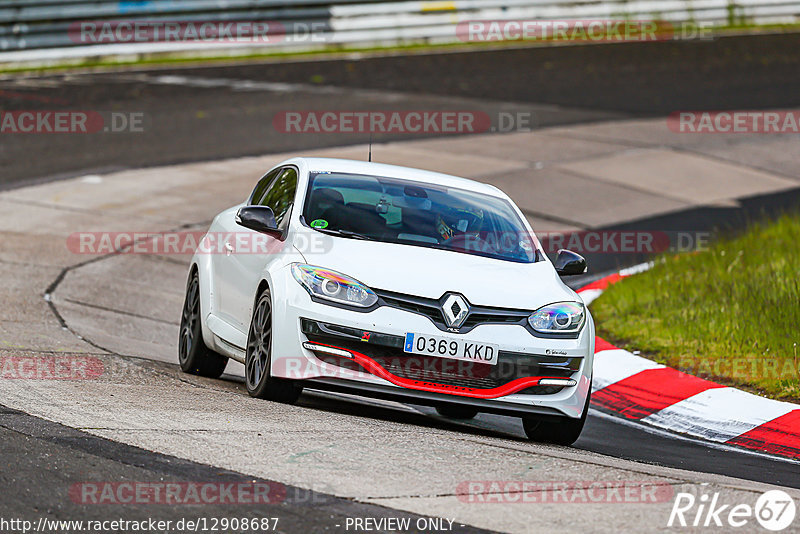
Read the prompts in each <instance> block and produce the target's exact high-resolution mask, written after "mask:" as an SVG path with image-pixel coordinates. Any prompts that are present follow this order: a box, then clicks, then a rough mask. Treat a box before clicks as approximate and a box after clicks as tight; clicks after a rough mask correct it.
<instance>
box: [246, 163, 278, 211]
mask: <svg viewBox="0 0 800 534" xmlns="http://www.w3.org/2000/svg"><path fill="white" fill-rule="evenodd" d="M282 170H283V169H282V168H277V169H275V170H274V171H270V172H269V173H267V174H266V175H265V176H264V177H263V178H261V179H260V180H259V181H258V183H257V184H256V187H255V189H253V192H252V193H250V199H249V200H248V202H247V203H248V204H249V205H251V206H255V205H258V203H259V202H258V201H259V200H261V197H263V196H264V192H265V191H266V190H267V187H269V184H271V183H272V180H274V179H275V177H276V176H278V175H279V174H280V173H281V171H282Z"/></svg>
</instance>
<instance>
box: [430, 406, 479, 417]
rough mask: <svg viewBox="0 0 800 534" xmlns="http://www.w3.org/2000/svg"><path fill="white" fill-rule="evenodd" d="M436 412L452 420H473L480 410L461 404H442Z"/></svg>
mask: <svg viewBox="0 0 800 534" xmlns="http://www.w3.org/2000/svg"><path fill="white" fill-rule="evenodd" d="M436 412H437V413H438V414H439V415H441V416H442V417H449V418H450V419H472V418H473V417H475V416H476V415H478V410H476V409H475V408H471V407H469V406H462V405H459V404H441V405H439V406H437V407H436Z"/></svg>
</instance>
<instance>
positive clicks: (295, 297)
mask: <svg viewBox="0 0 800 534" xmlns="http://www.w3.org/2000/svg"><path fill="white" fill-rule="evenodd" d="M283 285H284V287H282V288H280V292H279V293H278V294H282V295H286V296H287V298H286V299H280V301H279V302H275V303H273V307H274V312H275V313H274V314H273V321H274V323H273V333H274V336H273V357H272V375H273V376H276V377H282V378H288V379H295V380H302V381H304V382H305V385H306V386H308V387H311V388H314V387H318V388H320V389H339V390H347V391H349V392H356V393H362V394H364V395H367V396H381V397H388V396H396V397H399V398H403V399H407V402H416V401H419V402H418V403H419V404H431V403H433V404H435V403H441V402H452V403H458V404H470V405H472V406H474V407H476V408H478V409H480V410H482V411H494V412H498V413H526V414H530V413H538V414H542V415H565V416H568V417H573V418H576V417H580V416H581V414H582V411H583V407H584V405H585V401H586V397H587V395H588V394H589V391H590V389H591V369H592V362H593V355H594V325H593V323H592V320H591V317H590V316H589V317H587V321H586V325H585V326H584V328H583V330H582V331H581V333H580V335H579V336H578V337H577V338H576V339H546V338H537V337H535V336H533V335H531V334H530V332H529V331H528V330H527V329H526V328H524V327H522V326H519V325H502V324H480V325H477V326H475V327H474V328H473V329H471V330H470V331H469V332H467V333H464V334H447V335H449V336H451V337H455V336H458V337H460V338H463V339H466V340H467V341H469V342H473V341H474V342H479V343H495V344H497V345H499V346H500V354H499V357H498V363H497V365H494V366H492V365H486V364H480V363H476V362H464V361H461V360H450V359H445V358H438V357H431V356H419V355H413V354H407V353H404V352H403V340H404V338H405V334H406V333H407V332H415V333H421V334H426V333H427V334H430V335H438V336H441V335H442V332H441V331H439V330H438V329H437V328H436V326H435V325H434V324H433V323H432V322H431V320H430V319H428V318H427V317H424V316H421V315H418V314H415V313H411V312H409V311H405V310H401V309H397V308H392V307H388V306H381V307H378V308H377V309H374V310H372V311H370V312H366V313H365V312H359V311H354V310H349V309H345V308H339V307H335V306H330V305H326V304H323V303H318V302H314V301H312V299H311V297H310V296H309V295H308V293H307V292H306V291H305V290H304V289H303V288H302V287H300V286H299V284H297V283H296V282H295V281H294V279H293V278H291V275H290V274H289V276H288V277H287V278H284V283H283ZM587 313H588V312H587ZM311 344H313V345H316V346H317V348H318V349H319V348H320V347H334V348H335V349H338V351H337V350H334V351H331V352H334V353H335V352H339V354H332V353H330V352H328V351H325V350H310V349H309V348H306V347H311V346H312V345H311ZM304 345H305V346H304ZM547 378H549V379H559V380H560V384H563V383H570V384H574V385H566V386H563V385H543V384H540V382H541V381H542V379H547ZM567 381H569V382H567ZM552 382H557V380H556V381H552Z"/></svg>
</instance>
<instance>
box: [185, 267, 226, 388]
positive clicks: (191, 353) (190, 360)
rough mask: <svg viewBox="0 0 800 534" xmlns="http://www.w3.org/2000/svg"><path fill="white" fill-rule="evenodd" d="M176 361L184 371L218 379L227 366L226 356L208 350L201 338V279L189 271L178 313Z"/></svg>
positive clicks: (195, 273) (194, 272)
mask: <svg viewBox="0 0 800 534" xmlns="http://www.w3.org/2000/svg"><path fill="white" fill-rule="evenodd" d="M178 363H180V365H181V369H182V370H183V372H185V373H191V374H193V375H200V376H207V377H209V378H219V377H220V376H221V375H222V372H223V371H224V370H225V366H226V365H228V358H226V357H225V356H222V355H221V354H217V353H216V352H214V351H213V350H211V349H209V348H208V347H207V346H206V344H205V342H204V341H203V329H202V325H201V324H200V279H199V278H198V276H197V271H192V274H191V275H190V276H189V281H188V282H187V283H186V298H185V299H184V302H183V312H181V328H180V336H179V338H178Z"/></svg>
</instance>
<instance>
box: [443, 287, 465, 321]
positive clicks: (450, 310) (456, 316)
mask: <svg viewBox="0 0 800 534" xmlns="http://www.w3.org/2000/svg"><path fill="white" fill-rule="evenodd" d="M442 312H443V313H444V322H445V324H446V325H447V327H448V328H461V325H463V324H464V321H466V319H467V315H469V304H467V300H466V299H465V298H464V297H462V296H461V295H456V294H450V295H447V298H445V299H444V303H443V304H442Z"/></svg>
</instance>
